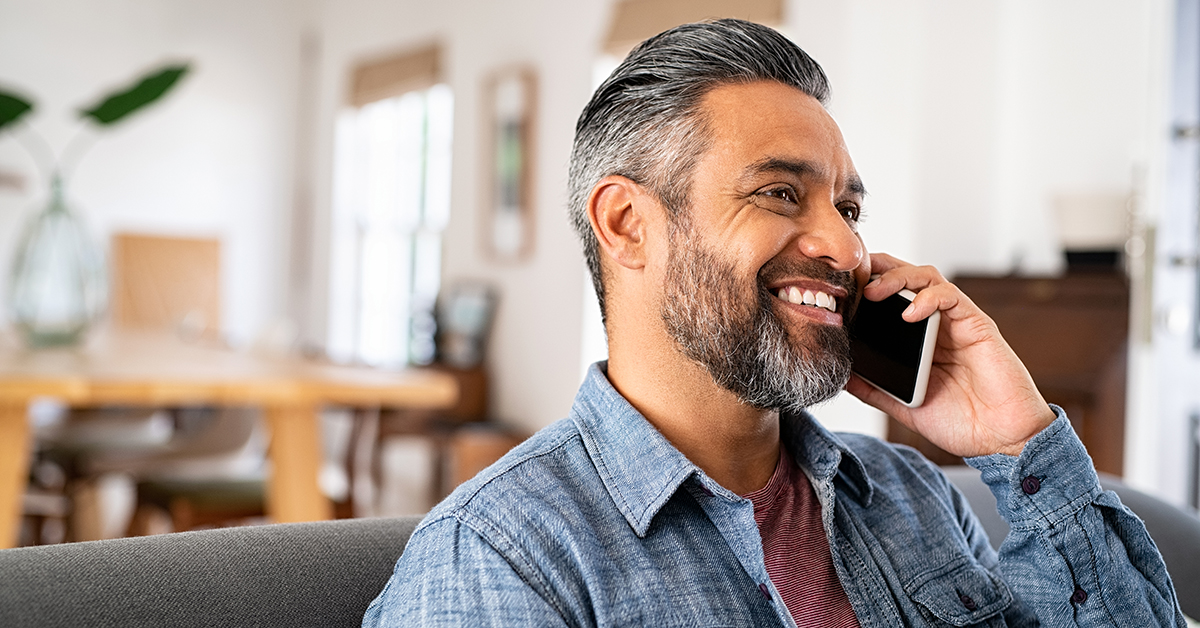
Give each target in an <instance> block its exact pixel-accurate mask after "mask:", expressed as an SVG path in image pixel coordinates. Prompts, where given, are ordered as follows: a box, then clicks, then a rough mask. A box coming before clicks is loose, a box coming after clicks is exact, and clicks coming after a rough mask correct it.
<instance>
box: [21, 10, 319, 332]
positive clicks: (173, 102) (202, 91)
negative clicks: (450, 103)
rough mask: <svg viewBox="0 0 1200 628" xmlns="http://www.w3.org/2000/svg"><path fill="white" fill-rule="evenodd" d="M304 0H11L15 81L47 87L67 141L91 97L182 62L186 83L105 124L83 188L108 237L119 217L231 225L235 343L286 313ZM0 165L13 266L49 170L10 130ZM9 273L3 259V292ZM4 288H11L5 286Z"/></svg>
mask: <svg viewBox="0 0 1200 628" xmlns="http://www.w3.org/2000/svg"><path fill="white" fill-rule="evenodd" d="M303 5H304V3H303V2H291V1H289V0H256V1H255V2H241V1H238V0H212V1H205V2H161V1H159V0H56V1H55V2H40V1H37V0H0V82H2V83H3V84H4V86H5V87H6V88H8V89H19V90H20V91H22V92H24V93H27V94H28V95H30V96H32V97H34V98H35V99H36V102H37V110H36V111H35V114H34V115H33V116H31V117H30V118H28V121H29V122H30V124H31V125H32V126H33V127H35V128H36V129H37V130H38V131H39V132H41V133H42V134H43V135H45V136H46V138H47V140H48V141H49V142H50V143H51V144H52V145H53V146H54V147H56V148H58V149H61V148H62V147H63V146H64V145H65V144H66V143H67V142H68V140H69V139H70V138H71V137H72V135H73V134H74V133H75V129H76V127H77V126H78V125H77V123H76V117H75V111H76V109H77V108H79V107H81V106H85V105H90V104H93V102H94V101H95V99H96V98H98V97H99V96H100V95H101V94H103V93H105V92H106V91H108V90H110V89H112V88H114V87H119V86H122V85H124V84H126V83H127V82H129V81H130V80H131V79H133V78H134V77H136V76H138V75H139V74H140V73H142V72H144V71H146V70H148V69H150V68H153V67H155V66H157V65H158V64H160V63H163V62H164V61H167V60H177V59H184V60H190V61H192V62H193V66H194V70H193V72H192V73H191V75H189V76H188V77H186V79H185V80H184V81H183V82H182V83H181V84H180V85H179V87H178V88H177V90H176V91H175V92H173V93H172V94H170V95H169V96H168V97H167V98H166V99H165V100H163V101H161V102H159V103H157V104H156V106H155V107H154V108H152V109H148V110H146V111H144V112H141V113H140V114H138V115H135V116H134V117H132V118H130V119H128V120H125V121H123V122H122V123H121V124H120V125H119V126H117V127H116V128H115V129H112V130H111V131H110V132H108V133H106V134H105V136H104V137H102V138H100V141H99V142H98V143H97V144H96V145H95V147H94V148H93V149H92V150H91V152H90V153H89V154H88V155H87V156H86V157H85V158H84V160H83V162H82V163H81V164H80V166H79V168H78V170H77V172H76V175H75V176H74V177H73V179H72V181H71V182H70V187H69V200H70V201H72V203H73V204H74V205H75V206H76V207H77V208H79V209H80V211H81V213H82V214H83V215H84V216H85V217H86V218H87V219H88V220H89V221H90V223H91V225H92V226H93V228H94V229H95V231H96V232H97V233H98V235H99V237H100V238H102V240H103V241H105V242H107V239H108V235H109V234H110V233H112V232H114V231H120V230H136V231H138V232H153V233H161V234H167V235H201V236H217V237H220V238H221V239H222V243H223V247H224V248H223V256H222V265H223V268H222V271H223V273H222V284H223V294H222V298H223V303H222V317H223V323H224V326H225V327H226V329H227V332H228V335H229V336H230V338H231V340H233V341H234V342H235V343H240V342H244V341H246V340H248V339H249V338H251V337H253V335H254V334H256V333H258V332H259V331H260V330H261V329H262V328H263V326H265V325H266V324H267V323H268V322H270V321H271V320H272V319H274V318H275V317H277V316H280V315H282V314H283V302H284V299H285V294H284V290H283V284H282V281H281V277H282V276H283V273H284V271H285V257H286V244H287V240H286V237H285V235H284V234H286V227H287V212H288V209H289V203H290V193H291V176H292V161H291V160H292V156H291V152H290V149H291V146H292V141H293V137H294V134H295V133H294V128H293V127H294V125H293V119H292V116H293V112H294V110H295V103H296V94H295V83H296V74H297V61H298V51H299V33H300V23H301V16H302V15H301V13H302V11H301V9H302V7H303ZM0 169H3V170H5V171H9V172H15V173H20V174H22V175H23V176H24V177H25V178H26V180H27V185H26V190H25V191H24V192H15V191H13V190H11V189H6V190H0V267H2V268H4V269H5V271H7V268H8V266H9V260H11V258H12V255H13V246H14V242H15V239H16V237H17V232H18V230H19V229H18V227H19V225H20V223H21V222H22V221H23V220H24V219H25V216H26V215H27V214H28V213H29V212H31V211H33V210H34V209H35V206H36V204H38V203H40V202H42V199H44V198H45V196H46V183H45V181H44V180H43V179H42V178H41V177H40V176H39V175H38V174H37V172H36V171H35V169H34V165H33V163H32V162H31V161H30V159H29V158H28V157H27V156H26V155H25V154H24V153H23V151H21V150H20V148H19V147H18V145H17V144H16V143H15V142H14V140H13V138H12V137H11V136H8V134H5V136H0ZM6 282H7V272H3V273H0V290H3V289H4V288H5V286H4V284H5V283H6ZM0 294H2V293H0Z"/></svg>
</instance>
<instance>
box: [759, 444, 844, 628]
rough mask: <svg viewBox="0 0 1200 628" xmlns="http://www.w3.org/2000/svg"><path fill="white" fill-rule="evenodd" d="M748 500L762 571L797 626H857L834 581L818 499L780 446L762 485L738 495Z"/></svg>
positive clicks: (838, 585) (839, 587) (827, 541)
mask: <svg viewBox="0 0 1200 628" xmlns="http://www.w3.org/2000/svg"><path fill="white" fill-rule="evenodd" d="M744 497H746V498H747V499H749V500H750V501H752V502H754V521H755V522H756V523H757V524H758V532H759V534H760V535H761V536H762V542H763V556H764V558H765V559H766V563H767V575H769V576H771V582H772V583H774V584H775V588H776V589H778V590H779V594H780V596H782V597H783V603H784V605H786V606H787V609H788V612H790V613H791V614H792V619H794V620H796V625H797V626H800V628H806V627H808V626H813V627H818V626H819V627H821V628H839V627H846V628H858V618H857V617H855V615H854V609H853V608H851V607H850V599H849V598H847V597H846V591H845V589H843V588H842V583H841V581H840V580H838V576H837V572H836V571H835V570H834V568H833V556H832V555H831V554H830V553H829V540H828V539H826V538H825V528H824V526H823V525H822V524H821V503H820V502H818V501H817V494H816V493H815V492H814V491H813V488H812V484H811V483H810V482H809V481H808V476H806V475H804V472H802V471H801V470H800V468H799V467H797V466H796V464H795V463H794V462H792V457H791V456H790V455H788V452H787V449H785V448H782V447H781V448H780V455H779V465H778V466H776V467H775V473H774V474H773V475H772V476H771V480H770V481H769V482H767V485H766V486H764V487H763V488H761V489H759V490H757V491H754V492H753V493H750V494H748V495H744Z"/></svg>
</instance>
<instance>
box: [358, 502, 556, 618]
mask: <svg viewBox="0 0 1200 628" xmlns="http://www.w3.org/2000/svg"><path fill="white" fill-rule="evenodd" d="M362 625H363V628H385V627H397V628H399V627H404V628H408V627H410V626H472V627H474V626H565V625H566V624H565V623H564V621H563V619H562V616H561V615H559V613H557V612H556V611H555V610H554V608H553V607H551V606H550V605H549V604H548V603H547V602H546V600H545V599H544V598H542V597H541V596H540V595H539V594H538V593H537V592H535V591H534V589H533V588H531V587H530V586H529V585H528V584H527V583H526V582H525V581H524V580H522V578H521V577H520V575H518V574H517V572H516V571H515V570H514V569H513V567H512V565H510V564H509V562H508V561H507V560H506V559H505V558H504V556H502V555H501V554H500V553H499V552H497V551H496V549H495V548H493V547H492V546H491V545H490V544H489V543H488V542H487V541H485V540H484V539H483V538H481V537H480V536H479V535H478V534H477V533H476V532H475V531H474V530H472V529H471V528H470V527H469V526H466V525H464V524H462V523H461V522H460V521H458V520H457V519H455V518H454V517H446V518H444V519H441V520H438V521H435V522H432V523H430V524H428V525H422V526H421V528H420V529H419V530H417V532H416V533H414V534H413V537H412V539H411V540H410V541H409V543H408V545H407V546H405V548H404V554H403V555H401V556H400V560H399V561H397V563H396V568H395V570H394V571H393V573H392V577H391V579H389V580H388V582H387V585H386V586H385V587H384V589H383V592H381V593H380V594H379V596H378V597H376V598H375V600H374V601H373V602H371V605H370V606H369V607H368V608H367V612H366V615H365V616H364V617H363V623H362Z"/></svg>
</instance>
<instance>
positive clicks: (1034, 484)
mask: <svg viewBox="0 0 1200 628" xmlns="http://www.w3.org/2000/svg"><path fill="white" fill-rule="evenodd" d="M1021 490H1022V491H1025V494H1026V495H1033V494H1034V493H1036V492H1038V491H1040V490H1042V481H1041V480H1039V479H1037V478H1035V477H1033V476H1032V475H1027V476H1025V479H1024V480H1021Z"/></svg>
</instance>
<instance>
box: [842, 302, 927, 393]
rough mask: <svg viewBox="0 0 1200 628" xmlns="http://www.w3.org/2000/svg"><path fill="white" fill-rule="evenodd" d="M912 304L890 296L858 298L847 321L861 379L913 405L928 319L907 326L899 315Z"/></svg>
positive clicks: (855, 366) (854, 368)
mask: <svg viewBox="0 0 1200 628" xmlns="http://www.w3.org/2000/svg"><path fill="white" fill-rule="evenodd" d="M910 303H911V301H909V300H908V299H906V298H904V297H902V296H900V295H899V294H893V295H892V296H890V297H888V298H886V299H884V300H882V301H868V300H867V299H865V298H864V299H861V300H860V301H859V303H858V310H857V311H856V312H855V313H854V320H852V321H851V322H850V357H851V359H852V360H853V363H854V366H853V370H854V372H855V373H858V375H859V376H861V377H862V378H863V379H865V380H867V381H869V382H871V383H872V384H875V385H876V386H878V387H880V388H882V389H884V390H886V391H887V392H889V393H891V394H892V395H893V396H894V397H896V398H898V399H900V400H901V401H904V402H905V403H912V400H913V396H914V393H915V391H916V387H917V373H918V372H919V371H920V368H921V351H922V349H923V347H924V343H925V328H926V326H927V325H928V324H929V320H928V319H925V320H922V321H918V322H916V323H910V322H908V321H906V320H904V319H902V318H900V314H901V313H902V312H904V310H905V309H907V308H908V306H909V304H910Z"/></svg>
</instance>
